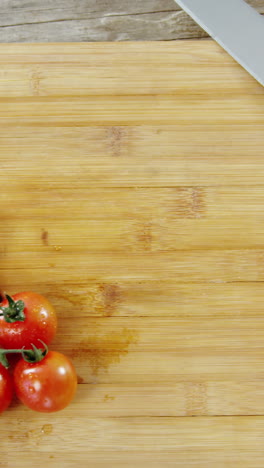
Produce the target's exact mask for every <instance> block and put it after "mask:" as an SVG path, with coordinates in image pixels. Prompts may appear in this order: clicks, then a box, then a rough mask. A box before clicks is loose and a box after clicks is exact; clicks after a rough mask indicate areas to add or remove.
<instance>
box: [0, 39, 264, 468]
mask: <svg viewBox="0 0 264 468" xmlns="http://www.w3.org/2000/svg"><path fill="white" fill-rule="evenodd" d="M0 64H1V67H0V158H1V176H0V183H1V192H0V193H1V217H2V224H1V230H0V236H1V269H0V282H1V285H2V286H3V287H4V289H5V290H7V291H9V292H10V293H14V292H16V291H19V290H26V289H30V290H35V291H37V292H40V293H42V294H44V295H46V296H47V297H48V298H49V299H50V300H51V301H52V302H53V303H54V305H55V307H56V308H57V311H58V316H59V321H60V324H59V333H58V337H57V338H56V340H55V342H54V344H53V349H58V350H60V351H62V352H65V353H66V354H67V355H68V356H70V357H71V358H72V360H73V361H74V363H75V365H76V368H77V371H78V375H79V383H80V385H79V386H78V392H77V396H76V399H75V401H74V402H73V403H72V405H71V406H70V407H68V408H67V409H65V410H64V411H62V412H61V413H55V414H51V415H45V414H44V415H42V414H38V413H34V412H31V411H30V410H27V409H26V408H24V407H23V406H22V405H20V404H18V402H14V403H13V405H12V407H11V408H10V410H9V411H7V412H5V413H4V414H3V415H1V418H0V440H1V443H0V446H1V458H0V467H1V468H13V467H19V468H20V467H28V466H29V465H31V466H39V467H47V466H49V467H63V468H75V467H76V466H79V467H91V468H99V467H100V468H101V467H110V468H116V467H135V466H137V467H151V468H163V467H177V468H178V467H186V468H189V467H201V468H203V467H212V468H218V467H219V468H222V467H224V466H225V467H227V466H230V467H231V466H232V467H247V468H255V467H261V468H262V467H263V463H264V462H263V460H264V448H263V447H264V446H263V431H264V313H263V309H264V306H263V303H264V287H263V281H264V157H263V137H264V132H263V125H264V93H263V88H261V87H260V86H259V85H258V84H257V83H256V82H255V81H254V80H253V79H252V78H251V77H250V76H249V75H248V74H247V73H246V72H244V71H243V70H242V69H241V68H240V67H239V66H238V65H237V64H236V63H235V62H234V61H233V60H232V59H231V58H230V57H229V56H228V55H227V54H226V53H225V52H223V51H222V50H221V49H220V48H219V47H218V46H217V45H216V44H214V43H213V42H210V41H204V42H189V41H188V42H182V41H181V42H179V43H157V42H156V43H137V44H135V43H109V44H60V45H54V44H45V45H37V44H36V45H25V44H24V45H22V44H20V45H3V44H2V45H1V47H0ZM193 416H196V417H193Z"/></svg>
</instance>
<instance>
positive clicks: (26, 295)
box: [0, 292, 57, 349]
mask: <svg viewBox="0 0 264 468" xmlns="http://www.w3.org/2000/svg"><path fill="white" fill-rule="evenodd" d="M10 299H11V300H13V302H12V303H11V308H10V304H9V303H8V300H7V299H4V301H3V302H2V303H1V304H0V306H1V310H2V311H3V308H5V310H6V308H7V307H9V309H8V311H10V317H11V319H12V314H13V317H16V315H14V314H16V313H17V312H18V316H19V315H20V314H21V313H22V315H24V321H22V319H21V315H20V319H19V321H15V320H16V318H13V320H14V321H13V322H11V323H9V322H7V321H6V319H5V318H4V316H3V315H1V316H0V345H1V346H2V347H4V348H13V349H14V348H22V347H23V346H25V347H26V348H29V347H31V344H32V343H33V344H34V345H35V346H37V347H38V346H39V344H40V342H39V340H42V341H44V342H45V343H46V344H49V343H50V342H51V341H52V339H53V338H54V336H55V334H56V330H57V317H56V313H55V310H54V308H53V306H52V305H51V304H50V302H49V301H48V300H47V299H46V298H45V297H44V296H42V295H41V294H37V293H34V292H21V293H18V294H14V296H12V298H10ZM21 301H23V302H21ZM23 304H24V308H23ZM16 309H17V310H16ZM1 313H3V312H1Z"/></svg>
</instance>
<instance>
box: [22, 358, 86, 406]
mask: <svg viewBox="0 0 264 468" xmlns="http://www.w3.org/2000/svg"><path fill="white" fill-rule="evenodd" d="M14 384H15V391H16V394H17V396H18V398H19V399H20V400H21V401H22V403H24V405H26V406H28V407H29V408H31V409H33V410H35V411H41V412H44V413H51V412H54V411H59V410H62V409H63V408H65V407H66V406H68V404H69V403H70V402H71V400H72V399H73V397H74V394H75V391H76V387H77V375H76V372H75V369H74V367H73V364H72V363H71V361H70V360H69V359H68V358H67V357H66V356H64V354H61V353H58V352H56V351H49V352H48V354H47V355H46V356H45V357H44V358H43V359H42V361H40V362H36V363H28V362H26V361H24V359H20V361H19V362H18V363H17V365H16V367H15V370H14Z"/></svg>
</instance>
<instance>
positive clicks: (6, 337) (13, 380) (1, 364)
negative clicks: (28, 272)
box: [0, 292, 77, 413]
mask: <svg viewBox="0 0 264 468" xmlns="http://www.w3.org/2000/svg"><path fill="white" fill-rule="evenodd" d="M56 331H57V317H56V313H55V310H54V308H53V306H52V305H51V304H50V302H49V301H48V300H47V299H46V298H45V297H43V296H42V295H41V294H36V293H33V292H23V293H18V294H15V295H14V296H13V297H10V296H8V295H4V297H3V300H2V302H1V304H0V413H1V412H2V411H4V410H5V409H6V408H7V407H8V406H9V405H10V403H11V401H12V398H13V395H14V393H16V395H17V396H18V398H19V399H20V401H21V402H22V403H24V405H26V406H28V407H29V408H31V409H33V410H35V411H41V412H53V411H59V410H61V409H63V408H65V407H66V406H67V405H68V404H69V403H70V401H71V400H72V399H73V397H74V394H75V391H76V387H77V375H76V372H75V369H74V367H73V364H72V363H71V361H70V360H69V359H68V358H67V357H66V356H65V355H64V354H61V353H58V352H56V351H49V350H48V347H47V345H49V344H50V343H51V341H52V339H53V338H54V336H55V334H56ZM15 353H19V354H21V355H22V357H21V358H20V359H19V361H18V362H17V363H16V364H15V367H14V371H13V373H12V374H11V373H10V372H9V370H8V367H9V362H8V359H7V355H9V354H15Z"/></svg>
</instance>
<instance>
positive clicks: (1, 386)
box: [0, 364, 13, 413]
mask: <svg viewBox="0 0 264 468" xmlns="http://www.w3.org/2000/svg"><path fill="white" fill-rule="evenodd" d="M12 398H13V382H12V378H11V375H10V374H9V372H8V370H7V369H6V368H5V367H4V366H2V364H0V413H2V411H4V410H5V409H6V408H7V407H8V406H9V405H10V403H11V401H12Z"/></svg>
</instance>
